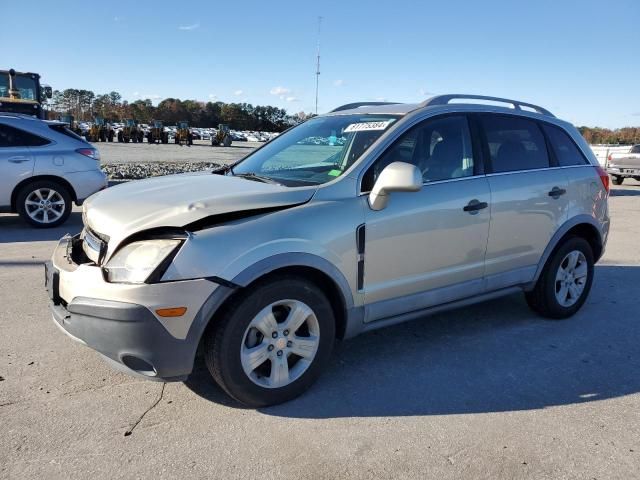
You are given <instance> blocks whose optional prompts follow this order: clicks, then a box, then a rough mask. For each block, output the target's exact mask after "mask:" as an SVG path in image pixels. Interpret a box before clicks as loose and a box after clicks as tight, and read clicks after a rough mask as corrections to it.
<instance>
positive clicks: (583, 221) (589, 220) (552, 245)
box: [531, 214, 606, 287]
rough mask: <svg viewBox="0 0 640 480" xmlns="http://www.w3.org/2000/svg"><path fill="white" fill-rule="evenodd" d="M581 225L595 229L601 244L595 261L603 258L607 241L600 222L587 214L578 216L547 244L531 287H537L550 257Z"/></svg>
mask: <svg viewBox="0 0 640 480" xmlns="http://www.w3.org/2000/svg"><path fill="white" fill-rule="evenodd" d="M580 225H588V226H589V227H591V228H593V230H594V232H595V233H596V235H597V241H598V242H599V244H600V252H599V255H598V252H594V260H595V261H596V262H597V261H598V260H599V259H600V258H601V257H602V254H603V253H604V246H605V239H604V238H603V231H602V226H601V225H599V224H598V222H597V221H596V220H595V219H594V218H593V217H590V216H589V215H586V214H583V215H576V216H575V217H573V218H570V219H569V220H567V221H566V222H565V223H564V224H562V226H561V227H560V228H559V229H558V230H557V231H556V233H555V234H554V235H553V237H551V240H550V241H549V243H548V244H547V247H546V248H545V250H544V252H543V254H542V257H541V258H540V261H539V262H538V268H537V269H536V273H535V276H534V278H533V280H532V282H531V287H533V285H535V283H536V282H537V281H538V278H540V275H541V274H542V270H543V269H544V266H545V265H546V263H547V260H549V257H550V256H551V254H552V253H553V251H554V250H555V249H556V248H557V247H558V245H559V244H560V242H561V241H562V239H563V238H564V237H565V235H567V233H569V231H570V230H572V229H573V228H575V227H578V226H580ZM605 234H606V231H605Z"/></svg>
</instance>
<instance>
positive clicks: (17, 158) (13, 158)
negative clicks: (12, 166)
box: [9, 157, 31, 163]
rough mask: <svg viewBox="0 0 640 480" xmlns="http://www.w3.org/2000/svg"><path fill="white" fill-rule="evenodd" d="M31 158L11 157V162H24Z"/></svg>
mask: <svg viewBox="0 0 640 480" xmlns="http://www.w3.org/2000/svg"><path fill="white" fill-rule="evenodd" d="M29 160H31V159H30V158H29V157H9V161H10V162H11V163H22V162H28V161H29Z"/></svg>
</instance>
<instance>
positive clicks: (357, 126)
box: [344, 120, 393, 133]
mask: <svg viewBox="0 0 640 480" xmlns="http://www.w3.org/2000/svg"><path fill="white" fill-rule="evenodd" d="M391 122H393V120H387V121H386V122H362V123H352V124H351V125H349V126H348V127H347V128H345V129H344V133H349V132H365V131H370V130H384V129H385V128H387V127H388V126H389V124H390V123H391Z"/></svg>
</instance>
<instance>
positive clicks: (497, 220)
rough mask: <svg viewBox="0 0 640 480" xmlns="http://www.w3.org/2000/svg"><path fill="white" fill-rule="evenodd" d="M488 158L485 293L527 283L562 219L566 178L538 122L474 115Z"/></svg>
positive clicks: (565, 202)
mask: <svg viewBox="0 0 640 480" xmlns="http://www.w3.org/2000/svg"><path fill="white" fill-rule="evenodd" d="M479 124H480V125H481V127H482V131H483V137H484V140H485V151H486V155H485V156H486V157H487V158H488V159H489V162H488V165H487V168H488V169H490V170H489V173H488V175H487V178H488V179H489V186H490V188H491V231H490V234H489V242H488V244H487V255H486V270H485V275H486V289H487V290H489V291H493V290H497V289H500V288H504V287H508V286H512V285H518V284H522V283H526V282H529V281H531V280H532V279H533V277H534V275H535V272H536V269H537V266H538V262H539V261H540V259H541V257H542V254H543V252H544V250H545V248H546V247H547V245H548V244H549V241H550V240H551V237H552V236H553V235H554V233H555V232H556V231H557V230H558V228H559V227H560V226H561V225H562V224H563V223H564V222H565V221H566V220H567V209H568V201H567V197H568V195H567V191H568V188H569V187H568V179H567V176H566V173H565V172H564V171H563V169H561V168H559V167H558V166H557V164H555V160H554V159H553V157H551V155H550V154H549V151H548V149H547V142H546V140H545V136H544V134H543V131H542V129H541V128H540V125H539V124H538V122H536V121H535V120H533V119H528V118H523V117H519V116H515V115H504V114H482V115H479Z"/></svg>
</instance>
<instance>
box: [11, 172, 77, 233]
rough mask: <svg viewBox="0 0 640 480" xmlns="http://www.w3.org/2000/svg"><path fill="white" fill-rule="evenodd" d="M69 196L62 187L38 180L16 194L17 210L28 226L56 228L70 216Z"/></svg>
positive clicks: (54, 183)
mask: <svg viewBox="0 0 640 480" xmlns="http://www.w3.org/2000/svg"><path fill="white" fill-rule="evenodd" d="M71 201H72V200H71V194H70V192H69V190H68V189H67V188H66V187H64V186H63V185H61V184H59V183H57V182H53V181H49V180H38V181H35V182H33V183H30V184H28V185H26V186H24V187H22V189H21V190H20V191H19V192H18V195H17V197H16V202H17V205H16V206H17V210H18V213H19V214H20V216H21V217H22V218H23V219H24V220H25V221H26V222H27V223H29V224H31V225H32V226H34V227H38V228H51V227H57V226H58V225H60V224H62V223H63V222H64V221H65V220H66V219H67V218H69V215H70V214H71V207H72V205H71Z"/></svg>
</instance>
